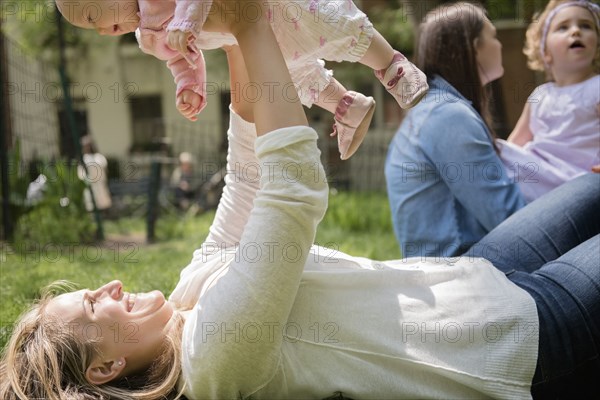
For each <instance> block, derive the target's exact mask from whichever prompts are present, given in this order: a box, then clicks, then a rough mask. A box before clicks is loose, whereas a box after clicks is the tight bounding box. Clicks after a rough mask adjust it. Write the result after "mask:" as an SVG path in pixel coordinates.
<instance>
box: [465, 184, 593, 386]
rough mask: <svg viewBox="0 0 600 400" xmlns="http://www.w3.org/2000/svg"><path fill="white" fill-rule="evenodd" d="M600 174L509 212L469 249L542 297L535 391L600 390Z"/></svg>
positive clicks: (537, 300)
mask: <svg viewBox="0 0 600 400" xmlns="http://www.w3.org/2000/svg"><path fill="white" fill-rule="evenodd" d="M599 232H600V174H587V175H585V176H582V177H580V178H577V179H575V180H573V181H571V182H568V183H566V184H564V185H562V186H560V187H558V188H557V189H555V190H553V191H552V192H550V193H548V194H546V195H544V196H542V197H541V198H539V199H538V200H536V201H534V202H532V203H531V204H529V205H528V206H527V207H525V208H523V209H521V210H520V211H518V212H517V213H515V214H514V215H513V216H511V217H510V218H508V219H507V220H506V221H504V222H503V223H502V224H500V225H499V226H498V227H496V228H495V229H494V230H492V231H491V232H490V233H489V234H488V235H486V236H485V237H484V238H483V239H482V240H481V241H480V242H479V243H478V244H476V245H475V246H473V247H472V248H471V249H469V250H468V251H467V253H466V255H468V256H471V257H483V258H486V259H488V260H489V261H491V262H492V263H493V264H494V266H495V267H496V268H498V269H499V270H501V271H503V272H504V273H505V274H506V276H507V278H508V279H510V280H511V281H512V282H513V283H515V284H516V285H518V286H519V287H521V288H523V289H524V290H526V291H527V292H528V293H529V294H530V295H531V296H532V297H533V298H534V300H535V302H536V305H537V309H538V316H539V322H540V328H539V351H538V363H537V368H536V371H535V376H534V378H533V382H532V394H533V395H534V397H544V398H561V397H566V396H568V395H572V394H573V393H576V392H579V393H583V394H585V393H594V392H592V391H589V390H594V391H595V393H597V394H598V393H600V391H599V388H600V235H599Z"/></svg>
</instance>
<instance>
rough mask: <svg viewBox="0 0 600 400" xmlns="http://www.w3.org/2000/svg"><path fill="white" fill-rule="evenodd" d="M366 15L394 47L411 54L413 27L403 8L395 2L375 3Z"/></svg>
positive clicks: (413, 38)
mask: <svg viewBox="0 0 600 400" xmlns="http://www.w3.org/2000/svg"><path fill="white" fill-rule="evenodd" d="M368 15H369V19H370V20H371V22H373V26H375V29H377V30H378V31H379V33H381V35H382V36H383V37H384V38H386V39H387V41H388V42H390V44H391V45H392V47H393V48H394V49H396V50H399V51H401V52H402V53H405V54H412V52H413V48H414V40H415V35H414V31H415V27H414V26H413V24H412V22H411V20H410V18H409V15H408V13H407V11H406V10H405V9H404V8H402V7H401V6H400V5H399V4H398V3H397V2H393V4H392V5H390V4H386V5H376V6H373V7H371V8H369V13H368Z"/></svg>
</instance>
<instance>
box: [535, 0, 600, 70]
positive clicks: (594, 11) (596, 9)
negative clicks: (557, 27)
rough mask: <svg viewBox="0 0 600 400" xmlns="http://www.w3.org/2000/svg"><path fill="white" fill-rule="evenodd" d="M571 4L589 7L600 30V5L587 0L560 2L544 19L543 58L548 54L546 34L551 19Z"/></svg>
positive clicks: (541, 46) (541, 49) (541, 48)
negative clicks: (599, 17) (599, 16)
mask: <svg viewBox="0 0 600 400" xmlns="http://www.w3.org/2000/svg"><path fill="white" fill-rule="evenodd" d="M571 6H578V7H583V8H587V9H588V10H589V11H590V13H591V14H592V16H593V17H594V22H595V23H596V30H600V22H599V21H598V13H599V12H600V7H598V5H596V4H594V3H592V2H589V1H585V0H578V1H569V2H567V3H562V4H559V5H558V6H557V7H556V8H555V9H554V10H552V11H550V14H548V16H547V17H546V20H545V21H544V29H543V30H542V40H541V42H540V53H541V54H542V60H544V58H545V56H546V36H548V29H549V28H550V21H552V18H554V17H555V16H556V14H557V13H558V12H559V11H560V10H562V9H563V8H566V7H571ZM545 63H546V61H544V64H545Z"/></svg>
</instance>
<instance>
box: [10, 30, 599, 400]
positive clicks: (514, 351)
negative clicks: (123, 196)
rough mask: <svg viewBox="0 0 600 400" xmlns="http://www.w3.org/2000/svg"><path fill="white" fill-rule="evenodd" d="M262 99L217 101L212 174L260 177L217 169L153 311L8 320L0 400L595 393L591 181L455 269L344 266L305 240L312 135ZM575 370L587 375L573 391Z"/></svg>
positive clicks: (81, 305)
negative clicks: (217, 184) (210, 217)
mask: <svg viewBox="0 0 600 400" xmlns="http://www.w3.org/2000/svg"><path fill="white" fill-rule="evenodd" d="M254 29H256V30H257V32H252V33H253V34H252V35H248V36H247V37H248V38H251V40H250V39H248V40H240V43H239V44H240V47H241V50H242V53H243V59H244V60H245V62H246V64H247V69H248V71H249V78H250V79H251V81H252V82H255V83H257V84H261V83H264V82H270V84H271V85H272V82H273V81H275V82H279V83H281V84H282V87H291V86H288V83H289V82H290V79H289V76H287V70H286V69H285V64H284V62H283V58H282V57H281V55H280V54H277V52H278V51H279V50H278V48H277V46H276V45H275V39H274V38H273V35H272V34H271V33H270V32H268V31H263V30H261V29H260V28H259V27H258V26H257V27H255V28H254ZM251 42H252V43H251ZM267 45H268V46H267ZM249 50H250V51H249ZM228 57H229V60H230V61H231V60H233V59H236V58H238V57H240V54H239V52H238V50H237V49H235V48H234V49H230V50H229V54H228ZM264 59H269V60H270V61H269V62H270V68H269V70H268V73H267V71H261V70H260V66H261V65H262V60H264ZM238 60H239V58H238ZM236 64H237V65H239V63H238V62H230V65H236ZM234 68H237V67H234ZM233 75H235V76H238V77H239V79H240V81H242V82H244V81H245V79H246V78H245V77H244V72H243V70H237V72H234V73H233ZM232 79H233V78H232ZM246 83H247V81H246ZM275 92H277V93H280V92H278V91H275ZM272 99H273V97H271V99H269V97H267V96H265V97H263V98H261V99H260V100H259V102H258V104H255V105H249V104H246V103H243V102H242V103H234V104H233V106H232V113H231V129H230V132H229V156H228V163H229V164H230V166H233V165H236V163H240V164H241V165H246V164H245V163H251V164H248V165H254V166H257V165H258V166H260V168H256V171H257V176H256V177H253V176H249V175H248V173H247V171H244V173H243V174H242V173H241V172H240V173H239V174H238V172H237V171H239V170H240V169H237V170H236V169H232V171H236V172H234V173H233V176H231V175H228V177H227V181H226V188H225V190H224V193H223V198H222V200H221V203H220V204H219V207H218V210H217V214H216V215H215V221H214V223H213V225H212V226H211V228H210V233H209V236H208V238H207V239H206V241H205V242H204V243H203V244H202V246H201V247H200V248H199V249H198V250H196V251H195V252H194V256H193V259H192V261H191V262H190V264H189V265H188V266H187V267H186V268H185V269H184V270H183V271H182V272H181V279H180V281H179V283H178V285H177V287H176V288H175V290H174V292H173V293H172V294H171V296H170V299H169V301H165V299H164V297H163V295H162V294H161V293H160V292H149V293H137V294H133V293H125V292H123V289H122V284H121V282H119V281H113V282H110V283H108V284H106V285H104V286H102V287H100V288H98V289H96V290H89V289H85V290H80V291H76V292H70V293H65V294H62V295H60V296H57V297H52V296H50V295H49V296H46V297H44V298H43V299H42V300H41V301H40V302H39V304H37V305H35V306H34V307H33V308H32V309H31V310H30V311H28V312H27V313H26V314H24V316H23V317H22V318H21V319H20V320H19V321H17V323H16V324H15V329H14V332H13V334H12V337H11V340H10V343H9V345H8V346H7V349H6V351H5V353H4V356H3V358H2V362H1V364H0V398H2V399H16V398H19V397H20V398H32V397H38V398H40V397H41V398H52V399H54V398H61V399H62V398H65V399H90V398H94V399H96V398H137V399H162V398H165V397H169V396H175V395H176V394H178V393H183V394H184V395H185V396H186V397H188V398H189V399H194V400H196V399H205V398H206V399H217V398H218V399H227V398H249V397H252V398H268V399H275V398H277V399H283V398H311V399H314V398H316V399H318V398H326V397H331V396H332V395H334V394H335V393H338V394H339V393H341V394H342V395H343V396H345V397H349V398H355V399H359V398H374V399H375V398H376V399H381V398H417V397H418V398H481V397H498V398H528V397H530V390H531V387H532V380H533V389H534V393H541V392H540V391H541V390H550V389H551V390H553V391H554V392H553V393H555V394H556V393H560V390H562V389H566V390H572V389H581V388H583V390H585V389H589V387H590V385H593V384H594V383H595V380H596V378H595V376H596V375H597V374H598V372H599V368H598V362H599V354H598V349H599V348H600V337H599V332H600V329H599V326H598V321H600V294H599V292H598V287H599V285H600V268H599V266H598V257H597V249H598V246H600V235H599V232H600V218H599V215H598V214H599V213H600V207H599V206H600V204H599V203H600V199H599V197H598V196H597V193H596V190H595V189H594V188H595V187H597V185H598V184H600V176H598V175H590V176H585V177H582V178H580V179H578V180H575V181H573V182H570V183H569V184H567V185H566V186H565V187H563V188H559V189H557V191H555V192H553V193H551V194H549V195H548V196H546V197H544V198H543V199H540V200H539V201H536V203H534V204H532V205H531V206H529V207H527V208H526V209H524V210H522V211H521V212H519V216H518V217H517V218H511V219H509V220H508V221H506V222H505V223H504V224H502V225H501V226H499V227H498V228H497V229H495V230H494V231H493V232H492V233H490V235H489V236H488V237H487V238H485V239H483V240H482V241H481V242H480V243H479V245H478V246H476V247H474V248H473V249H471V251H470V252H469V253H468V254H467V256H465V257H463V258H462V259H453V260H451V261H448V262H439V261H435V260H424V261H422V262H421V261H419V260H415V259H413V260H397V261H388V262H375V261H371V260H368V259H365V258H355V257H351V256H348V255H345V254H341V253H336V252H334V251H332V250H328V249H323V248H320V247H312V246H311V244H312V241H313V239H314V236H315V231H316V226H317V224H318V222H319V220H320V219H321V217H322V216H323V214H324V212H325V209H326V203H327V184H326V182H325V179H324V177H325V176H324V171H323V168H322V166H321V163H320V160H319V152H318V149H317V145H316V140H317V135H316V133H315V132H314V131H313V130H312V129H310V128H308V127H306V126H305V125H306V120H305V119H304V115H303V113H302V108H301V106H300V105H299V103H298V101H297V100H296V99H293V100H290V99H289V98H286V97H285V92H283V94H282V95H281V96H280V95H275V102H272ZM252 107H254V114H253V117H254V119H255V121H256V128H255V126H254V124H252V123H250V122H248V121H249V120H250V119H252V113H251V112H249V110H251V109H252ZM244 119H245V120H244ZM256 135H258V138H256ZM292 171H294V174H293V175H292ZM292 177H293V179H292ZM567 221H568V223H567ZM558 228H560V229H558ZM515 232H519V233H520V235H516V234H515ZM544 232H548V234H549V235H550V236H548V235H546V234H544ZM521 238H527V242H525V239H521ZM525 243H527V246H525V245H524V244H525ZM482 256H485V257H487V258H488V259H489V260H490V261H492V263H494V264H495V265H496V266H497V268H498V269H496V268H494V266H493V265H492V263H490V262H489V261H487V260H485V259H483V258H480V257H482ZM558 304H560V306H557V305H558ZM578 367H585V370H584V372H586V374H587V375H585V376H587V377H589V378H588V379H586V380H582V381H580V382H578V383H579V385H575V386H573V385H572V384H573V382H574V381H573V379H574V378H578V377H581V376H583V375H581V374H580V370H578ZM585 385H587V387H586V386H585Z"/></svg>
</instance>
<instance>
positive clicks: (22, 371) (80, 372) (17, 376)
mask: <svg viewBox="0 0 600 400" xmlns="http://www.w3.org/2000/svg"><path fill="white" fill-rule="evenodd" d="M65 287H69V288H70V289H72V285H70V284H65V283H64V282H61V283H58V284H52V285H50V286H49V287H48V288H46V289H44V290H43V291H42V295H41V298H40V299H39V300H38V301H36V302H35V303H34V304H33V306H32V307H31V308H30V309H29V310H28V311H26V312H25V313H24V314H23V315H21V317H20V318H19V319H18V321H17V322H16V323H15V325H14V329H13V332H12V335H11V338H10V340H9V342H8V345H7V346H6V348H5V349H4V352H3V355H2V360H1V361H0V399H2V400H13V399H14V400H16V399H21V400H24V399H48V400H55V399H56V400H60V399H69V400H92V399H94V400H96V399H168V398H177V397H179V396H178V395H177V393H176V390H175V386H176V384H177V380H178V379H179V375H180V374H181V356H180V350H181V333H182V329H183V322H184V321H183V317H182V316H181V315H180V314H179V313H176V315H175V316H174V318H176V320H175V327H174V329H172V330H171V333H170V334H169V335H168V336H167V338H166V339H165V341H164V343H163V349H162V351H161V356H160V357H159V358H158V359H156V360H155V361H154V363H153V364H152V365H151V366H150V368H149V369H148V370H146V371H144V372H143V373H140V374H137V375H134V376H128V377H125V378H121V379H117V380H115V381H111V382H109V383H107V384H104V385H100V386H98V385H93V384H91V383H89V382H88V381H87V379H86V378H85V371H86V369H87V367H88V366H89V365H90V363H91V361H92V359H93V357H94V356H96V355H97V354H98V350H97V348H96V343H94V342H90V341H85V340H83V339H82V338H80V335H76V334H75V333H74V330H71V329H69V327H68V326H66V325H65V323H64V322H63V321H61V320H60V319H59V318H58V317H57V316H54V315H49V314H48V313H46V312H45V308H46V306H47V305H48V303H49V302H50V301H51V300H52V299H53V298H54V297H55V296H56V295H57V291H60V290H63V291H64V288H65ZM67 325H68V324H67Z"/></svg>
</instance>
